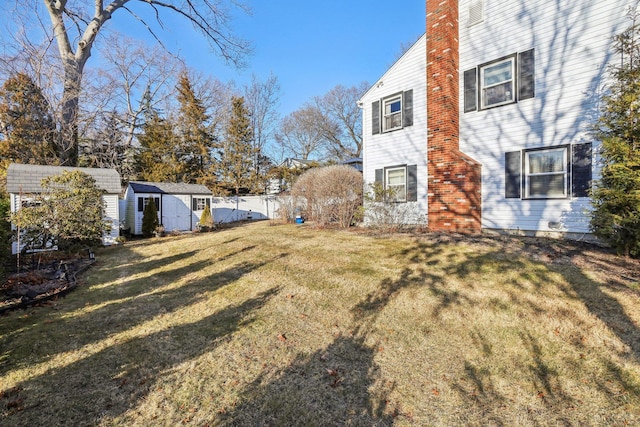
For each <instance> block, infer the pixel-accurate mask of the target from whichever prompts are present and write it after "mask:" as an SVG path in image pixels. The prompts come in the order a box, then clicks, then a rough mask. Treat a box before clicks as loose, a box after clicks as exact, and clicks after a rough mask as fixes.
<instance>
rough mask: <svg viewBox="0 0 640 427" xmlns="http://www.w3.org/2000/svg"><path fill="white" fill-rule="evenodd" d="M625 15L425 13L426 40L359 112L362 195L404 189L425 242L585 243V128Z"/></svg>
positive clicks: (621, 3)
mask: <svg viewBox="0 0 640 427" xmlns="http://www.w3.org/2000/svg"><path fill="white" fill-rule="evenodd" d="M631 3H632V2H631V1H630V0H610V1H607V2H602V1H599V0H581V1H579V2H560V3H558V2H549V1H546V0H530V1H527V2H518V3H514V4H513V5H511V4H509V6H508V7H505V5H506V3H505V2H498V1H491V0H427V33H426V34H425V38H421V39H420V40H419V41H418V42H417V43H416V45H414V46H413V47H412V48H411V49H409V51H407V52H406V53H405V55H404V56H403V57H402V58H400V59H399V60H398V61H397V62H396V63H395V64H394V65H393V66H392V67H391V68H390V69H389V71H388V72H387V73H385V75H384V76H383V77H382V78H381V79H380V80H379V81H378V82H377V83H376V84H374V86H373V87H372V88H371V89H370V90H369V92H367V93H366V94H365V95H364V96H363V98H362V99H361V106H362V109H363V121H364V122H363V132H364V141H363V144H364V150H363V151H364V154H363V158H364V178H365V182H368V183H371V182H374V181H376V180H379V181H381V182H383V183H384V185H385V186H387V187H389V186H397V188H399V189H400V190H402V186H403V185H404V188H406V190H405V191H406V197H405V200H401V199H400V200H398V202H399V203H417V204H418V205H419V208H420V212H421V214H424V215H426V216H427V220H428V226H429V228H430V229H432V230H451V231H480V230H481V229H483V230H511V231H517V232H522V233H527V234H536V233H540V232H542V233H548V232H562V233H566V234H574V235H581V234H583V233H588V232H589V220H590V211H591V203H590V199H589V197H588V191H589V189H590V187H591V183H592V181H593V180H594V179H597V178H598V176H599V167H598V161H597V159H598V157H597V153H598V149H599V144H598V143H597V141H594V140H592V138H590V135H589V128H590V126H591V125H592V124H593V123H594V122H595V120H596V118H597V116H598V105H599V100H600V97H601V95H602V92H603V85H604V83H605V82H604V80H605V77H606V72H607V65H608V64H609V63H611V62H612V61H620V58H619V57H614V55H613V49H612V38H613V36H614V35H616V34H619V33H620V32H621V31H622V30H623V29H624V28H626V27H628V26H629V25H630V24H631V22H630V21H629V20H628V19H627V15H626V12H627V10H628V6H630V5H631ZM414 62H415V64H414ZM417 88H419V89H417ZM410 90H413V98H412V101H413V102H412V104H413V105H412V110H413V111H412V118H413V120H412V121H411V122H409V123H410V124H409V125H407V124H406V123H405V119H404V115H405V106H404V104H405V103H406V101H405V99H404V97H403V96H402V95H403V94H404V93H405V92H406V91H410ZM398 102H399V103H400V104H398ZM397 116H399V117H397ZM412 165H415V169H413V170H415V174H416V181H417V183H416V184H415V185H416V193H417V194H416V195H415V196H414V194H413V192H412V190H411V188H412V186H413V185H414V183H413V177H412V173H413V172H412ZM403 177H404V180H403Z"/></svg>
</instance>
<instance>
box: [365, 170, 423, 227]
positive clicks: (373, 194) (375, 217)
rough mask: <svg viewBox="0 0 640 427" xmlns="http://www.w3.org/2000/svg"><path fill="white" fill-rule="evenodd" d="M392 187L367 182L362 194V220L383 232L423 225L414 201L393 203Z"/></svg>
mask: <svg viewBox="0 0 640 427" xmlns="http://www.w3.org/2000/svg"><path fill="white" fill-rule="evenodd" d="M394 199H395V194H394V192H393V189H385V188H384V187H383V185H382V183H380V182H376V183H374V184H369V186H368V189H367V192H366V193H365V195H364V214H363V216H364V221H365V224H366V225H367V226H369V227H372V228H375V229H377V230H380V231H383V232H387V233H390V232H396V231H406V230H411V229H414V228H416V227H420V226H423V225H425V218H424V217H423V216H421V214H420V211H419V207H418V206H417V205H416V204H415V203H395V202H391V201H390V200H394Z"/></svg>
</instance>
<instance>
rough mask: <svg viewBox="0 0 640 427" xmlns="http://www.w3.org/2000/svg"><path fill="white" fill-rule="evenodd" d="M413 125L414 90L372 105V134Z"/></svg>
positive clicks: (394, 95)
mask: <svg viewBox="0 0 640 427" xmlns="http://www.w3.org/2000/svg"><path fill="white" fill-rule="evenodd" d="M412 125H413V90H406V91H404V92H400V93H396V94H393V95H391V96H388V97H386V98H382V99H381V100H379V101H374V102H373V103H371V133H372V134H373V135H376V134H379V133H380V132H390V131H393V130H397V129H402V128H405V127H408V126H412Z"/></svg>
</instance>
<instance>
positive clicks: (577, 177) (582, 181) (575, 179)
mask: <svg viewBox="0 0 640 427" xmlns="http://www.w3.org/2000/svg"><path fill="white" fill-rule="evenodd" d="M592 163H593V153H592V150H591V143H590V142H588V143H586V144H574V145H573V146H572V147H571V193H572V196H573V197H589V190H590V189H591V180H592V173H593V172H592V170H593V169H592Z"/></svg>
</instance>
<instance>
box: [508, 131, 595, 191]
mask: <svg viewBox="0 0 640 427" xmlns="http://www.w3.org/2000/svg"><path fill="white" fill-rule="evenodd" d="M569 150H570V151H569ZM592 166H593V153H592V148H591V143H586V144H574V145H572V146H571V147H569V146H567V145H561V146H555V147H544V148H535V149H530V150H523V151H513V152H509V153H505V198H507V199H510V198H516V199H518V198H522V199H557V198H568V197H588V196H589V190H590V188H591V180H592ZM569 179H570V180H571V182H570V183H569Z"/></svg>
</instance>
